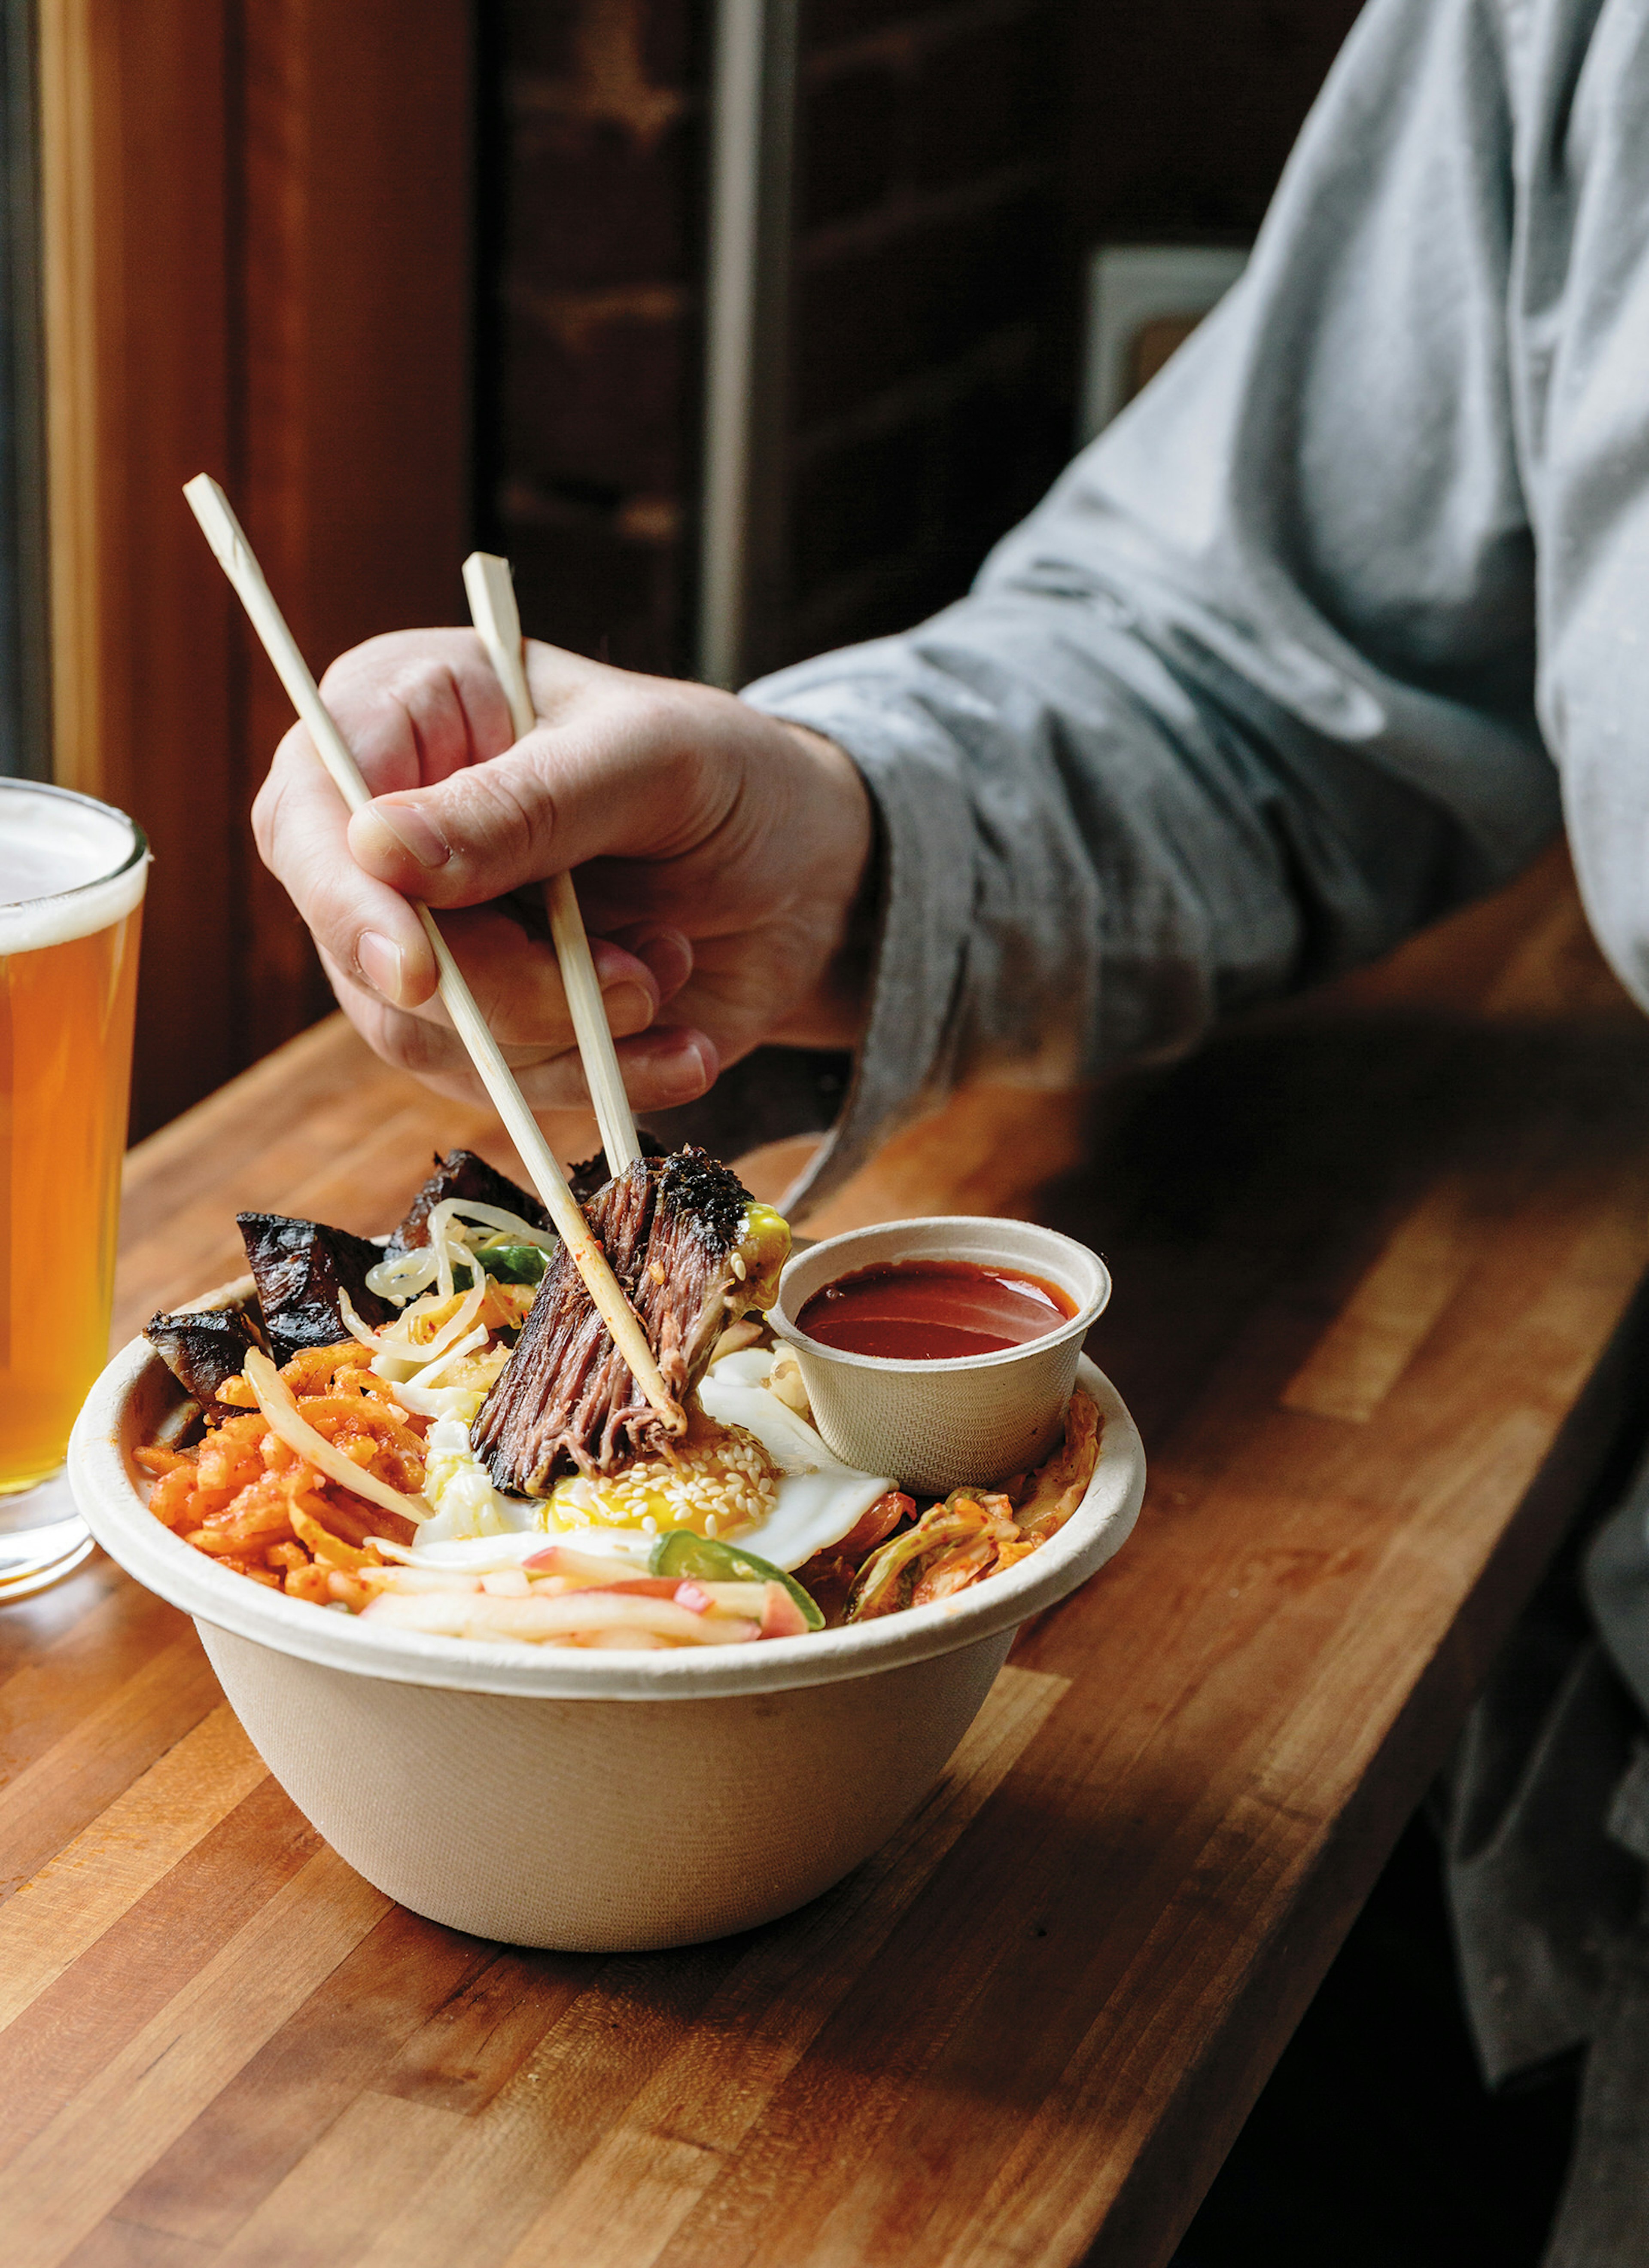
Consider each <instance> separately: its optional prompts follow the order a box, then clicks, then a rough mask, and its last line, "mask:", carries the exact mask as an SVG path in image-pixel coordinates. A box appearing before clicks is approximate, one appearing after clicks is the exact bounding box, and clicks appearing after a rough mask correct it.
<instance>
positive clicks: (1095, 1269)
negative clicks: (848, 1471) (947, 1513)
mask: <svg viewBox="0 0 1649 2268" xmlns="http://www.w3.org/2000/svg"><path fill="white" fill-rule="evenodd" d="M900 1260H971V1261H974V1262H976V1263H978V1264H980V1265H981V1266H983V1267H987V1268H1009V1269H1014V1268H1017V1269H1022V1270H1024V1271H1025V1272H1026V1273H1027V1275H1030V1276H1040V1277H1041V1278H1042V1280H1043V1282H1044V1283H1049V1284H1056V1285H1058V1287H1059V1289H1060V1290H1061V1291H1062V1292H1064V1294H1065V1295H1066V1297H1067V1298H1068V1299H1069V1300H1071V1301H1072V1302H1073V1303H1074V1306H1075V1308H1076V1313H1075V1314H1073V1315H1072V1316H1071V1318H1070V1320H1069V1322H1062V1323H1060V1324H1059V1325H1057V1326H1056V1329H1053V1330H1051V1331H1048V1332H1045V1333H1044V1334H1043V1336H1042V1337H1041V1338H1037V1339H1027V1341H1026V1342H1025V1344H1023V1345H1022V1346H1012V1347H1003V1348H1001V1349H1000V1350H999V1351H997V1352H996V1353H994V1354H968V1355H954V1356H952V1357H950V1358H949V1359H946V1360H943V1361H939V1362H901V1361H894V1360H892V1359H889V1358H888V1357H887V1356H886V1355H868V1354H852V1353H850V1352H849V1351H847V1350H846V1349H845V1348H843V1347H833V1346H825V1345H823V1344H821V1342H820V1341H819V1340H817V1339H814V1338H809V1337H808V1336H807V1334H806V1332H805V1331H804V1330H803V1329H801V1327H800V1323H799V1316H800V1314H801V1311H802V1309H803V1307H805V1306H806V1303H807V1301H808V1300H811V1299H812V1297H813V1293H814V1292H821V1291H823V1289H824V1287H825V1285H827V1284H834V1283H835V1282H836V1280H837V1278H839V1277H843V1276H850V1275H852V1274H853V1273H854V1271H855V1270H858V1269H861V1268H879V1267H887V1265H889V1263H893V1262H895V1261H900ZM1110 1296H1111V1277H1110V1270H1108V1268H1107V1267H1106V1265H1105V1263H1104V1262H1103V1261H1102V1260H1101V1258H1100V1256H1099V1255H1098V1254H1097V1253H1095V1252H1090V1251H1089V1250H1088V1248H1087V1246H1086V1244H1078V1242H1077V1241H1076V1240H1075V1239H1074V1238H1073V1237H1069V1236H1062V1235H1061V1234H1060V1233H1059V1232H1058V1230H1057V1229H1053V1228H1043V1227H1042V1226H1040V1225H1039V1224H1038V1223H1037V1222H1035V1221H1032V1220H994V1219H987V1218H983V1217H982V1216H980V1215H977V1214H974V1213H936V1214H931V1215H929V1216H928V1217H927V1218H926V1219H921V1220H896V1221H888V1222H886V1223H884V1224H882V1225H881V1226H878V1227H876V1228H855V1229H849V1230H848V1231H847V1232H846V1233H844V1234H843V1235H841V1236H831V1237H827V1238H825V1239H824V1241H822V1242H821V1243H819V1244H813V1245H810V1246H808V1248H806V1251H804V1252H800V1253H798V1254H797V1256H796V1257H795V1258H794V1259H793V1260H791V1262H790V1263H789V1264H788V1266H787V1267H786V1268H785V1270H784V1275H783V1276H782V1277H781V1278H779V1288H778V1300H777V1304H776V1306H775V1307H774V1309H773V1312H772V1314H771V1315H770V1316H769V1322H770V1323H771V1326H772V1329H773V1331H774V1334H775V1336H776V1337H778V1338H780V1339H782V1340H783V1341H784V1344H786V1345H787V1346H789V1347H790V1348H791V1349H792V1350H793V1351H794V1353H795V1356H796V1359H797V1361H798V1363H799V1365H800V1366H801V1374H802V1382H803V1384H804V1385H805V1386H806V1388H807V1399H808V1401H809V1402H810V1403H811V1404H812V1405H813V1423H814V1424H815V1425H817V1427H818V1428H819V1431H820V1432H821V1434H822V1435H823V1436H824V1439H825V1440H826V1442H827V1443H828V1446H829V1447H831V1448H832V1449H834V1450H835V1452H836V1455H837V1456H838V1457H840V1458H841V1460H842V1462H843V1464H846V1465H852V1466H854V1467H855V1468H856V1469H858V1471H860V1472H870V1473H897V1474H898V1475H899V1476H900V1478H901V1479H902V1481H904V1482H905V1483H907V1484H909V1486H910V1487H912V1488H914V1489H916V1490H917V1491H920V1492H921V1493H922V1494H924V1495H926V1496H946V1495H948V1494H949V1493H950V1491H951V1490H952V1489H953V1488H965V1487H967V1486H968V1485H969V1484H977V1485H979V1486H980V1487H988V1486H989V1485H990V1484H991V1483H992V1482H995V1481H999V1480H1003V1479H1005V1478H1006V1476H1008V1475H1009V1474H1010V1473H1022V1472H1027V1471H1028V1470H1029V1469H1030V1468H1031V1467H1032V1466H1033V1465H1037V1464H1040V1463H1041V1462H1042V1459H1043V1458H1044V1457H1045V1456H1047V1454H1049V1450H1050V1449H1051V1448H1052V1447H1054V1445H1055V1443H1056V1441H1057V1440H1058V1439H1059V1429H1060V1426H1061V1425H1062V1423H1063V1421H1064V1412H1065V1404H1066V1403H1067V1402H1069V1401H1070V1399H1071V1388H1072V1387H1073V1386H1074V1385H1075V1383H1076V1379H1077V1361H1078V1357H1079V1356H1080V1354H1081V1352H1082V1341H1083V1338H1084V1337H1085V1336H1086V1333H1087V1332H1088V1331H1089V1330H1090V1329H1092V1328H1093V1324H1094V1322H1096V1321H1097V1319H1098V1318H1099V1316H1100V1315H1101V1314H1102V1313H1103V1312H1104V1309H1105V1307H1106V1303H1107V1302H1108V1300H1109V1299H1110Z"/></svg>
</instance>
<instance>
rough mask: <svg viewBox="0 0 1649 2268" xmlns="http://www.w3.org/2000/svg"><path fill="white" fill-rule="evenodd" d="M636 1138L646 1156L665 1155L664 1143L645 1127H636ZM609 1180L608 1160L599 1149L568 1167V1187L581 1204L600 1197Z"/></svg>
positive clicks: (643, 1154) (660, 1156)
mask: <svg viewBox="0 0 1649 2268" xmlns="http://www.w3.org/2000/svg"><path fill="white" fill-rule="evenodd" d="M636 1139H637V1141H638V1142H639V1143H640V1145H641V1154H642V1156H643V1157H644V1158H662V1157H663V1156H664V1154H665V1150H664V1144H663V1143H662V1142H660V1141H658V1140H656V1139H655V1138H654V1137H653V1136H652V1135H651V1134H649V1133H648V1132H647V1130H646V1129H645V1128H644V1127H642V1126H638V1127H637V1129H636ZM567 1187H568V1188H569V1189H571V1191H572V1193H573V1195H574V1197H577V1198H578V1203H579V1204H581V1205H587V1204H589V1202H590V1200H591V1198H592V1197H600V1194H601V1191H602V1190H603V1189H605V1188H606V1187H607V1160H606V1159H605V1158H604V1157H602V1155H601V1153H600V1151H599V1150H598V1151H597V1152H596V1154H595V1156H594V1157H593V1158H586V1159H585V1161H584V1163H583V1164H582V1165H581V1166H569V1167H568V1168H567Z"/></svg>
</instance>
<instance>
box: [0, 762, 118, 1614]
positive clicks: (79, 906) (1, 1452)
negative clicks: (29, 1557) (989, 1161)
mask: <svg viewBox="0 0 1649 2268" xmlns="http://www.w3.org/2000/svg"><path fill="white" fill-rule="evenodd" d="M147 858H148V854H147V851H146V848H145V846H144V838H143V836H142V834H141V832H140V831H139V830H138V828H136V827H135V826H134V825H133V824H132V822H131V821H130V820H129V819H126V818H124V817H123V816H122V815H121V814H120V813H119V812H114V811H110V810H108V809H107V807H106V806H104V805H102V804H97V803H93V802H92V801H91V800H90V799H89V798H87V797H85V796H75V795H70V794H67V793H66V792H63V790H60V789H52V788H42V787H37V786H34V785H32V784H26V783H24V782H21V781H15V780H0V1531H4V1530H11V1531H15V1530H16V1529H17V1528H18V1525H19V1523H26V1518H27V1507H28V1501H29V1500H28V1499H26V1498H22V1497H19V1495H18V1491H27V1490H33V1489H34V1488H35V1487H36V1485H37V1484H39V1483H40V1482H42V1481H44V1480H46V1479H48V1476H50V1475H52V1474H54V1473H55V1472H56V1471H57V1469H58V1468H59V1467H60V1466H61V1465H62V1463H63V1451H64V1449H65V1447H67V1445H68V1440H69V1434H70V1428H71V1426H72V1425H73V1424H74V1421H75V1417H76V1414H77V1411H78V1410H79V1407H80V1404H81V1403H82V1402H83V1401H84V1400H85V1395H86V1393H87V1391H88V1389H89V1388H90V1387H91V1385H92V1381H93V1380H94V1379H95V1378H96V1377H97V1374H98V1373H99V1371H100V1370H101V1368H102V1367H103V1365H104V1363H105V1361H106V1360H107V1354H108V1329H109V1308H110V1303H111V1300H112V1296H113V1291H114V1240H115V1230H116V1227H117V1225H118V1221H119V1215H120V1167H121V1152H122V1151H123V1150H124V1148H125V1144H126V1111H127V1096H128V1093H129V1087H130V1084H131V1055H132V1013H133V1007H134V1004H135V1000H136V983H137V938H138V925H139V923H140V921H141V918H142V909H143V894H144V876H145V869H146V865H147ZM39 1517H40V1521H61V1519H62V1518H63V1503H62V1501H61V1500H60V1499H54V1500H53V1501H52V1502H51V1504H50V1505H49V1506H48V1504H47V1503H46V1501H45V1500H44V1499H42V1500H41V1504H40V1513H39ZM4 1542H5V1536H4V1534H3V1533H0V1547H4ZM6 1557H7V1555H6V1553H5V1551H4V1548H0V1563H4V1561H5V1560H6ZM19 1572H21V1571H20V1570H19ZM7 1573H8V1569H7V1566H6V1565H4V1564H0V1595H4V1584H5V1582H6V1580H7Z"/></svg>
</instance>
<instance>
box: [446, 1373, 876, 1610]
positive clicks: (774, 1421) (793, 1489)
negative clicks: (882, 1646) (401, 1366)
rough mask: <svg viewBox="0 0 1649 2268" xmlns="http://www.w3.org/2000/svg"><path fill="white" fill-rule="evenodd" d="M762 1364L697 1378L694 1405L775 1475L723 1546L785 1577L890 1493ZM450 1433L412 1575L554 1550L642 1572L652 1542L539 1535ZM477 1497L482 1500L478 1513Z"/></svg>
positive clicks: (523, 1508) (522, 1504)
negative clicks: (751, 1439)
mask: <svg viewBox="0 0 1649 2268" xmlns="http://www.w3.org/2000/svg"><path fill="white" fill-rule="evenodd" d="M771 1364H772V1355H771V1353H770V1352H769V1351H768V1350H766V1349H762V1348H756V1347H751V1348H747V1349H744V1350H742V1351H740V1352H739V1353H737V1354H731V1355H724V1356H723V1358H722V1359H721V1360H720V1361H719V1362H718V1363H714V1364H712V1365H711V1366H710V1370H709V1371H708V1372H707V1373H706V1374H705V1378H704V1381H703V1384H702V1386H701V1387H700V1388H699V1396H698V1398H699V1400H700V1402H701V1403H702V1404H703V1408H704V1410H705V1414H706V1415H707V1416H709V1417H711V1418H716V1419H717V1420H718V1422H719V1423H720V1424H722V1425H742V1426H743V1427H744V1429H745V1430H746V1432H749V1433H754V1434H755V1438H756V1440H758V1441H760V1442H761V1444H762V1447H763V1448H764V1449H765V1450H766V1451H767V1453H768V1454H769V1456H770V1457H771V1458H772V1460H773V1462H774V1463H775V1464H776V1465H777V1467H778V1468H779V1470H780V1473H781V1475H782V1478H781V1479H780V1481H779V1483H778V1488H777V1497H778V1501H777V1504H776V1505H775V1506H774V1508H773V1510H772V1511H771V1512H770V1513H768V1515H767V1517H766V1518H765V1519H763V1520H759V1521H753V1522H752V1523H751V1524H750V1526H748V1527H747V1528H739V1529H738V1530H736V1531H735V1532H734V1533H732V1534H731V1535H726V1536H725V1537H723V1538H722V1541H723V1542H724V1543H742V1544H744V1545H746V1546H747V1548H748V1549H749V1550H752V1551H754V1552H755V1553H756V1554H757V1555H758V1556H759V1557H762V1558H763V1559H766V1560H768V1561H769V1562H770V1563H771V1564H772V1565H774V1566H776V1567H783V1568H785V1569H790V1568H792V1567H800V1566H804V1565H806V1562H807V1561H808V1560H809V1559H811V1558H812V1557H813V1556H814V1554H815V1553H816V1552H820V1551H825V1550H828V1549H829V1547H830V1546H831V1544H833V1543H840V1542H841V1540H842V1538H843V1536H844V1535H846V1534H847V1533H848V1531H849V1529H850V1528H852V1527H853V1526H855V1524H856V1523H857V1522H858V1521H859V1520H860V1519H861V1518H862V1517H863V1516H864V1514H865V1513H867V1512H868V1511H869V1510H870V1508H871V1506H872V1505H873V1504H874V1503H875V1502H876V1500H877V1499H878V1498H879V1497H882V1496H886V1495H887V1491H888V1490H889V1489H892V1488H896V1487H897V1485H898V1483H897V1482H896V1481H894V1480H893V1479H891V1478H889V1477H888V1476H886V1475H884V1474H873V1473H861V1472H856V1471H855V1470H854V1469H852V1467H851V1466H849V1465H844V1464H843V1463H842V1462H840V1461H839V1459H837V1458H836V1457H833V1456H832V1455H831V1454H830V1452H829V1450H828V1449H827V1448H826V1447H825V1445H824V1443H823V1441H822V1440H821V1439H820V1437H819V1435H818V1434H817V1433H816V1432H814V1431H813V1427H812V1426H811V1425H808V1424H807V1422H806V1419H805V1418H799V1417H798V1416H797V1415H796V1413H795V1411H794V1410H791V1409H789V1408H788V1407H787V1406H786V1405H785V1404H784V1403H783V1402H781V1401H780V1400H779V1399H778V1396H777V1395H774V1394H769V1392H768V1390H767V1388H766V1386H765V1385H764V1384H763V1383H762V1381H764V1380H765V1379H766V1377H767V1375H768V1372H769V1368H770V1366H771ZM434 1430H435V1429H434V1428H431V1432H432V1433H433V1432H434ZM458 1432H459V1429H458V1427H457V1425H448V1426H447V1427H445V1428H444V1429H443V1434H442V1441H441V1449H442V1455H443V1463H444V1466H445V1469H446V1470H447V1473H448V1475H449V1479H448V1484H447V1485H446V1486H445V1488H443V1489H442V1490H441V1491H440V1492H439V1496H438V1498H432V1499H431V1501H433V1502H435V1506H436V1516H435V1518H434V1519H433V1520H431V1521H428V1522H426V1524H425V1525H424V1526H423V1528H421V1529H420V1530H419V1532H418V1540H417V1543H416V1545H415V1547H414V1548H413V1550H412V1551H411V1552H410V1553H409V1557H411V1558H413V1559H414V1560H415V1562H416V1565H420V1566H428V1567H454V1568H461V1569H463V1570H464V1571H465V1572H467V1573H469V1574H485V1573H487V1572H490V1571H491V1570H494V1569H498V1568H504V1567H513V1566H519V1564H520V1562H521V1561H522V1560H523V1559H526V1558H530V1557H531V1556H532V1554H533V1553H534V1551H541V1550H544V1548H545V1546H546V1545H547V1544H548V1543H554V1542H560V1543H566V1544H568V1545H569V1546H570V1547H571V1549H573V1550H577V1551H585V1552H588V1553H590V1554H591V1555H592V1556H593V1557H598V1558H600V1557H612V1558H614V1559H616V1560H622V1561H627V1562H629V1565H630V1569H631V1572H634V1570H635V1566H636V1564H637V1562H641V1563H644V1562H645V1561H646V1559H647V1557H649V1555H650V1554H651V1552H652V1547H653V1545H654V1543H656V1542H657V1541H658V1539H657V1537H656V1536H652V1535H646V1534H645V1533H644V1532H643V1531H642V1530H640V1529H638V1528H605V1527H594V1526H593V1527H589V1528H570V1529H565V1530H561V1529H558V1530H556V1532H555V1533H554V1534H553V1535H546V1533H545V1531H544V1529H543V1528H541V1527H539V1525H538V1524H537V1516H536V1514H537V1507H536V1506H534V1505H532V1504H529V1503H527V1502H526V1501H524V1500H523V1499H520V1498H518V1497H507V1496H502V1495H500V1494H499V1493H498V1491H497V1490H495V1489H493V1488H492V1486H491V1484H490V1482H489V1481H488V1479H487V1476H486V1473H485V1469H484V1468H483V1467H482V1464H481V1462H480V1461H479V1459H477V1458H476V1457H475V1453H474V1451H473V1450H471V1449H470V1448H469V1447H468V1440H467V1435H465V1436H464V1437H463V1440H462V1445H461V1447H460V1441H459V1439H458ZM472 1468H473V1469H472ZM483 1491H484V1495H485V1498H486V1499H490V1501H488V1502H484V1503H483V1501H482V1496H483ZM483 1531H488V1532H483Z"/></svg>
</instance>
